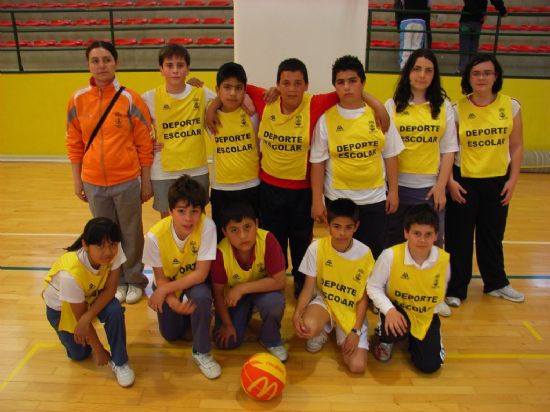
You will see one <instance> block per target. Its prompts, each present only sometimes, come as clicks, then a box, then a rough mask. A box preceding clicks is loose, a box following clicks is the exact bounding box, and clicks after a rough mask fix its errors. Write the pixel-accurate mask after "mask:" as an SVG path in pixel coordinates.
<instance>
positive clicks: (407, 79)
mask: <svg viewBox="0 0 550 412" xmlns="http://www.w3.org/2000/svg"><path fill="white" fill-rule="evenodd" d="M386 109H387V110H388V113H390V114H391V115H393V118H394V121H395V126H396V127H397V130H398V131H399V134H400V135H401V139H402V140H403V144H404V145H405V150H403V151H402V152H401V153H400V154H399V156H398V171H399V178H398V181H399V209H398V211H397V213H395V214H393V215H390V216H389V227H388V246H393V245H396V244H398V243H402V242H404V241H405V238H404V236H403V219H404V216H405V213H406V212H407V210H408V209H410V208H411V207H412V206H414V205H418V204H421V203H428V204H430V205H431V206H432V207H433V208H434V209H435V210H436V211H437V212H438V214H439V220H440V231H439V232H440V233H439V234H438V241H437V242H436V244H437V245H438V246H442V244H443V224H444V211H445V204H446V197H445V187H446V185H447V181H448V180H449V176H450V174H451V169H452V166H453V158H454V154H455V152H457V151H458V143H457V140H456V125H455V120H454V114H453V110H452V107H451V104H450V102H449V101H448V100H447V94H446V93H445V90H443V88H442V87H441V81H440V77H439V67H438V64H437V59H436V57H435V55H434V54H433V53H432V52H431V51H430V50H428V49H418V50H415V51H414V52H413V53H412V54H411V56H410V57H409V59H408V60H407V62H406V64H405V66H404V67H403V71H402V73H401V77H400V79H399V82H398V84H397V88H396V90H395V94H394V97H393V99H389V100H388V101H387V102H386Z"/></svg>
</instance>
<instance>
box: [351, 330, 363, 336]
mask: <svg viewBox="0 0 550 412" xmlns="http://www.w3.org/2000/svg"><path fill="white" fill-rule="evenodd" d="M351 331H352V332H353V333H355V334H356V335H357V336H359V337H361V330H360V329H359V330H358V329H355V328H353V329H352V330H351Z"/></svg>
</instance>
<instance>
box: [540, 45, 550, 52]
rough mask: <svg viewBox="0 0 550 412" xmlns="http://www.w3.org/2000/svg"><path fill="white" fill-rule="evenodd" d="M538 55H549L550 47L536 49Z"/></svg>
mask: <svg viewBox="0 0 550 412" xmlns="http://www.w3.org/2000/svg"><path fill="white" fill-rule="evenodd" d="M537 52H538V53H550V46H539V47H537Z"/></svg>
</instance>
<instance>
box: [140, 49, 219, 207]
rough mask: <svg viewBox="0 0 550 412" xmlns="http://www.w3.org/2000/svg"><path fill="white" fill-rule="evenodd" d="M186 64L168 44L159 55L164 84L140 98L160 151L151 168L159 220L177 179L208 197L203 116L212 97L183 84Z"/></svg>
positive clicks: (183, 55)
mask: <svg viewBox="0 0 550 412" xmlns="http://www.w3.org/2000/svg"><path fill="white" fill-rule="evenodd" d="M190 64H191V56H190V55H189V52H188V51H187V49H186V48H185V47H183V46H180V45H179V44H174V43H168V44H167V45H166V46H164V47H163V48H162V49H160V51H159V67H160V73H161V74H162V76H163V77H164V84H162V85H160V86H158V87H156V88H154V89H151V90H149V91H147V92H145V93H144V94H143V96H142V97H143V100H144V101H145V103H146V104H147V107H148V108H149V113H150V114H151V118H152V119H153V124H154V125H155V130H156V136H157V143H158V145H161V147H162V149H161V150H160V151H157V150H156V149H155V155H154V159H153V165H152V167H151V181H152V184H153V193H154V196H155V198H154V201H153V208H154V209H155V210H157V211H158V212H160V216H161V217H162V218H165V217H167V216H168V215H169V212H168V203H167V201H168V189H169V188H170V186H171V185H172V183H174V181H175V180H176V179H177V178H178V177H180V176H181V175H183V174H186V175H188V176H191V177H192V178H193V179H194V180H196V181H197V182H199V183H200V184H201V185H202V186H203V187H204V188H205V189H206V193H207V194H208V187H209V179H208V164H207V159H206V135H205V133H206V131H205V130H206V129H205V126H204V113H205V107H206V104H207V102H208V101H210V100H212V99H213V98H215V97H216V95H215V94H214V93H213V92H212V91H211V90H209V89H207V88H206V87H202V88H198V87H192V86H191V85H188V84H186V83H185V81H186V78H187V75H188V74H189V70H190V68H189V65H190ZM158 145H157V146H158Z"/></svg>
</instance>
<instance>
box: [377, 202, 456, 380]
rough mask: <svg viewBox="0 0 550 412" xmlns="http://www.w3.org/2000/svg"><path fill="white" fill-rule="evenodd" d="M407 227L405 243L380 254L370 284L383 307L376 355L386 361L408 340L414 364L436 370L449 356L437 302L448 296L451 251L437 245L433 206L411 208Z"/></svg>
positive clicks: (437, 226) (378, 303) (420, 367)
mask: <svg viewBox="0 0 550 412" xmlns="http://www.w3.org/2000/svg"><path fill="white" fill-rule="evenodd" d="M404 226H405V232H404V233H405V239H407V241H406V242H405V243H401V244H399V245H396V246H393V247H391V248H389V249H386V250H384V251H383V252H382V254H381V255H380V257H379V258H378V260H377V261H376V264H375V266H374V269H373V271H372V276H371V277H370V278H369V283H368V285H367V293H368V294H369V297H370V298H371V299H372V301H373V302H374V304H375V305H376V306H377V307H378V308H380V326H379V328H378V329H379V330H378V335H377V336H375V343H374V348H373V353H374V357H375V358H376V359H378V360H379V361H381V362H387V361H389V360H390V358H391V355H392V349H393V343H394V342H396V341H399V340H403V339H406V338H408V341H409V352H410V354H411V359H412V362H413V364H414V366H415V367H416V368H418V369H419V370H420V371H422V372H424V373H432V372H435V371H437V370H438V369H439V368H440V367H441V365H442V364H443V361H444V358H445V350H444V348H443V344H442V342H441V331H440V326H441V324H440V322H439V316H438V314H437V313H436V312H437V311H436V306H437V305H438V304H439V303H441V302H443V299H444V298H445V290H446V289H447V282H448V281H449V276H450V268H449V254H448V253H447V252H445V251H444V250H442V249H440V248H438V247H436V246H434V243H435V241H436V239H437V231H438V229H439V219H438V216H437V213H436V212H435V211H434V210H433V209H432V208H431V207H430V206H429V205H426V204H422V205H417V206H414V207H412V208H411V209H409V211H408V213H407V215H406V217H405V221H404Z"/></svg>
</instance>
